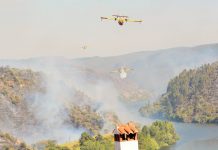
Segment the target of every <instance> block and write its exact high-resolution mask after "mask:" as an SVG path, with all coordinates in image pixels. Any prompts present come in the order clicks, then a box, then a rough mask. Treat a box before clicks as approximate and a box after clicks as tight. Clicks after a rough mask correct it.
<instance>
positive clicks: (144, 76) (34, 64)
mask: <svg viewBox="0 0 218 150" xmlns="http://www.w3.org/2000/svg"><path fill="white" fill-rule="evenodd" d="M216 60H218V44H208V45H201V46H196V47H179V48H170V49H164V50H157V51H142V52H137V53H130V54H126V55H120V56H113V57H90V58H79V59H72V60H71V59H65V58H63V57H42V58H30V59H24V60H0V64H2V65H10V66H15V67H29V68H31V69H34V68H35V69H37V70H42V69H44V70H45V69H46V66H49V65H50V66H55V67H56V68H59V69H61V70H63V69H65V70H75V71H78V70H81V71H84V70H86V71H85V74H86V77H87V78H88V77H89V76H88V75H89V73H91V74H92V75H93V76H92V77H93V78H92V79H93V80H96V79H98V77H101V78H103V80H104V79H105V77H106V78H107V77H110V78H111V77H112V78H113V79H115V81H117V79H119V76H118V75H117V74H111V73H110V72H111V71H112V70H114V69H115V68H118V67H120V66H128V67H130V68H133V69H134V71H132V72H130V73H129V75H128V78H127V79H126V80H125V81H121V82H120V83H123V84H124V85H123V88H124V87H125V86H128V85H129V84H130V82H131V84H134V85H135V86H138V87H140V88H142V89H144V90H145V91H146V92H147V94H148V93H149V94H150V96H152V95H153V96H155V97H156V96H158V95H160V94H161V93H163V92H165V90H166V87H167V84H168V81H169V80H170V79H171V78H173V77H174V76H176V75H178V74H179V72H181V71H182V70H183V69H190V68H196V67H198V66H200V65H202V64H205V63H211V62H214V61H216ZM94 76H95V77H94ZM126 81H128V84H126ZM129 87H130V86H129ZM133 90H134V89H132V90H127V91H133Z"/></svg>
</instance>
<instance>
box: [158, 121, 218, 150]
mask: <svg viewBox="0 0 218 150" xmlns="http://www.w3.org/2000/svg"><path fill="white" fill-rule="evenodd" d="M174 126H175V128H176V132H177V133H178V134H179V136H180V140H179V141H178V142H177V143H176V144H175V145H172V146H170V147H167V148H163V149H161V150H218V125H206V124H204V125H202V124H194V123H174Z"/></svg>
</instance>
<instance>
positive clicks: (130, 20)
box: [126, 19, 142, 22]
mask: <svg viewBox="0 0 218 150" xmlns="http://www.w3.org/2000/svg"><path fill="white" fill-rule="evenodd" d="M126 21H127V22H142V20H134V19H126Z"/></svg>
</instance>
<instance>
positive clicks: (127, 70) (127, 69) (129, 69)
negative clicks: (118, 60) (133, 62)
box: [124, 68, 133, 72]
mask: <svg viewBox="0 0 218 150" xmlns="http://www.w3.org/2000/svg"><path fill="white" fill-rule="evenodd" d="M124 70H125V71H126V72H129V71H132V70H133V69H132V68H124Z"/></svg>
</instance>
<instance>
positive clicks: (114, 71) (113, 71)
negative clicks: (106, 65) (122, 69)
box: [111, 70, 119, 73]
mask: <svg viewBox="0 0 218 150" xmlns="http://www.w3.org/2000/svg"><path fill="white" fill-rule="evenodd" d="M111 73H119V70H112V71H111Z"/></svg>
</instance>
